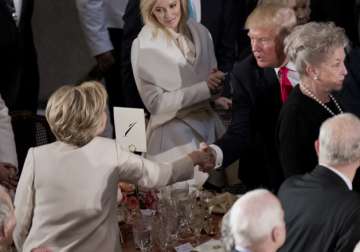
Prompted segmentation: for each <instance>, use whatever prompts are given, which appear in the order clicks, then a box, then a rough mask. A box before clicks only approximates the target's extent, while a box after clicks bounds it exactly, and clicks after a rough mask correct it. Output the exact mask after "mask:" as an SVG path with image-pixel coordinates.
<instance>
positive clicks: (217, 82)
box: [207, 68, 225, 94]
mask: <svg viewBox="0 0 360 252" xmlns="http://www.w3.org/2000/svg"><path fill="white" fill-rule="evenodd" d="M224 80H225V74H224V73H223V72H221V71H219V70H218V69H216V68H214V69H213V70H212V71H211V73H210V75H209V78H208V81H207V85H208V87H209V89H210V92H211V94H216V93H218V92H220V91H221V89H222V87H223V85H224Z"/></svg>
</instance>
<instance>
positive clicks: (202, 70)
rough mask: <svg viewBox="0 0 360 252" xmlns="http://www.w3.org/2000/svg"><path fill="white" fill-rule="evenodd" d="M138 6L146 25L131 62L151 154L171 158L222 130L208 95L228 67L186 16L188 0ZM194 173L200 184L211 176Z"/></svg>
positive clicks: (148, 1) (204, 33)
mask: <svg viewBox="0 0 360 252" xmlns="http://www.w3.org/2000/svg"><path fill="white" fill-rule="evenodd" d="M140 8H141V14H142V17H143V19H144V23H145V26H144V27H143V28H142V30H141V32H140V33H139V35H138V37H137V39H136V40H135V41H134V43H133V46H132V51H131V62H132V67H133V71H134V76H135V81H136V85H137V88H138V90H139V93H140V96H141V98H142V100H143V102H144V104H145V106H146V108H147V109H148V111H149V112H150V121H149V125H148V129H147V138H148V152H147V157H148V158H150V159H152V160H158V161H165V162H167V161H172V160H174V159H175V158H176V157H177V156H179V155H181V154H184V153H187V152H189V151H191V150H194V149H196V148H197V147H198V145H199V143H200V142H207V143H212V142H214V141H215V140H216V139H217V138H219V137H220V136H221V135H222V134H223V132H224V126H223V125H222V123H221V121H220V119H219V118H218V116H217V115H216V113H215V112H214V111H213V110H212V108H211V107H210V105H209V100H210V99H211V97H212V95H213V94H216V93H218V92H219V91H220V89H221V86H222V82H223V80H224V73H222V72H221V71H219V70H217V63H216V59H215V54H214V48H213V43H212V40H211V36H210V33H209V31H208V30H207V29H206V28H205V27H204V26H202V25H201V24H198V23H196V22H195V21H193V20H191V19H188V11H187V8H188V7H187V0H142V1H141V5H140ZM194 176H195V183H196V184H202V183H203V182H204V181H205V180H206V178H207V175H205V174H202V173H201V172H195V175H194Z"/></svg>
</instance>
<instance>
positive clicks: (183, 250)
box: [175, 242, 194, 252]
mask: <svg viewBox="0 0 360 252" xmlns="http://www.w3.org/2000/svg"><path fill="white" fill-rule="evenodd" d="M193 249H194V247H193V246H192V245H191V244H190V243H189V242H187V243H184V244H181V245H179V246H177V247H175V250H176V252H191V251H192V250H193Z"/></svg>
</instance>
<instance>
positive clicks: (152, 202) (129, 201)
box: [118, 182, 158, 223]
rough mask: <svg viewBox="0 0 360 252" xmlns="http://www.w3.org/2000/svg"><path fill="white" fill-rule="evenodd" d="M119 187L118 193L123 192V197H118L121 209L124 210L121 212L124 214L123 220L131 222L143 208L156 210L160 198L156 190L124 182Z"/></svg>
mask: <svg viewBox="0 0 360 252" xmlns="http://www.w3.org/2000/svg"><path fill="white" fill-rule="evenodd" d="M118 188H119V190H118V194H119V193H120V192H121V197H118V198H119V201H118V203H119V209H120V210H122V211H120V212H122V215H124V216H122V217H123V218H122V221H125V222H127V223H131V222H132V219H133V217H134V216H136V214H137V213H139V212H140V210H141V209H152V210H156V207H157V201H158V198H157V195H156V191H155V190H144V189H140V188H139V187H138V186H136V185H133V184H128V183H124V182H120V183H119V184H118ZM119 191H120V192H119ZM120 215H121V213H120ZM120 219H121V218H120Z"/></svg>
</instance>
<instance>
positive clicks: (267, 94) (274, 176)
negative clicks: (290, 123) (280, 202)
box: [212, 5, 299, 191]
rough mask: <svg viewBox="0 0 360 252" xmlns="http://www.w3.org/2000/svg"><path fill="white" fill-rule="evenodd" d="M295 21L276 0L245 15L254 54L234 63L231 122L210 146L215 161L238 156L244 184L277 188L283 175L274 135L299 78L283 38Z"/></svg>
mask: <svg viewBox="0 0 360 252" xmlns="http://www.w3.org/2000/svg"><path fill="white" fill-rule="evenodd" d="M295 24H296V16H295V13H294V11H293V10H292V9H290V8H286V7H282V6H278V5H264V6H258V7H256V8H255V10H254V11H253V12H252V13H251V14H250V16H249V17H248V19H247V21H246V27H247V28H248V29H249V33H248V35H249V37H250V40H251V48H252V55H250V56H249V57H247V58H246V59H244V60H243V61H241V62H239V63H236V64H235V65H234V69H233V71H232V78H231V84H232V87H233V89H234V94H233V111H232V122H231V125H230V127H229V128H228V130H227V132H226V133H225V135H224V136H223V137H222V138H221V139H220V140H218V141H217V142H215V145H212V148H213V150H214V151H216V154H217V166H221V165H222V166H223V167H227V166H228V165H230V164H231V163H233V162H234V161H236V160H237V159H239V178H240V179H241V180H242V182H243V183H244V185H245V186H246V187H247V189H252V188H256V187H259V186H263V187H266V188H268V189H271V190H274V191H277V189H278V188H279V186H280V184H281V182H282V181H283V175H282V171H281V169H280V162H279V159H278V154H277V152H276V148H275V141H274V139H275V127H276V123H277V119H278V115H279V112H280V108H281V106H282V103H283V102H284V101H285V100H286V98H287V95H288V93H289V91H290V89H291V86H292V85H295V84H297V81H298V78H299V77H298V74H297V72H296V71H295V69H294V65H293V64H291V62H288V61H287V58H286V56H285V54H284V52H283V39H284V38H285V36H286V35H287V34H288V33H289V32H290V30H291V29H292V28H293V26H295Z"/></svg>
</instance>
